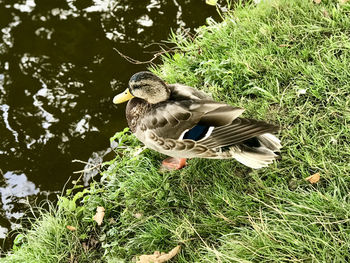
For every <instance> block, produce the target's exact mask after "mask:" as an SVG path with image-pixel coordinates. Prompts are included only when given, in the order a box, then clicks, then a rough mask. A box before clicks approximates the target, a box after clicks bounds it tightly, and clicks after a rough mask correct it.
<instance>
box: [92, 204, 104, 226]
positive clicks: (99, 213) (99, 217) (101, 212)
mask: <svg viewBox="0 0 350 263" xmlns="http://www.w3.org/2000/svg"><path fill="white" fill-rule="evenodd" d="M104 216H105V209H104V207H102V206H98V207H97V208H96V214H95V215H94V220H95V221H96V222H97V224H98V225H99V226H100V225H101V224H102V221H103V217H104Z"/></svg>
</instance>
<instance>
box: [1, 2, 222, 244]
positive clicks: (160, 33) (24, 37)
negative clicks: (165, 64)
mask: <svg viewBox="0 0 350 263" xmlns="http://www.w3.org/2000/svg"><path fill="white" fill-rule="evenodd" d="M204 2H205V1H189V0H182V1H180V0H163V1H161V0H146V1H139V0H129V1H126V0H0V29H1V37H0V116H1V119H0V138H1V140H0V169H1V170H2V172H3V183H2V186H1V188H0V194H1V200H2V210H1V211H0V214H1V215H2V217H1V218H0V238H3V236H4V234H5V233H6V232H7V231H8V230H9V229H11V228H13V225H14V224H15V219H17V218H19V217H20V216H21V215H23V211H24V209H25V204H22V203H23V200H25V199H26V197H28V196H36V195H38V194H39V193H42V191H47V192H50V191H51V192H52V191H57V190H61V189H62V188H63V185H64V184H65V182H66V181H67V180H68V178H70V177H72V179H74V178H77V177H78V176H79V175H77V174H75V175H73V171H76V170H81V169H84V164H82V163H72V160H74V159H79V160H85V161H86V160H89V161H91V162H92V163H96V164H97V163H99V162H101V161H102V156H103V155H104V154H105V153H106V152H108V151H109V140H108V139H109V138H110V137H111V136H112V135H113V134H114V133H115V132H116V131H118V130H121V129H123V128H124V127H125V126H126V121H125V117H124V108H123V106H121V107H119V108H118V109H115V108H114V107H113V105H112V103H111V99H112V98H113V96H114V95H115V94H116V93H117V92H118V91H119V90H122V89H125V87H126V85H127V82H128V79H129V77H130V76H131V75H132V74H133V73H135V72H137V71H140V70H145V69H146V66H147V65H133V64H130V63H129V62H127V61H125V59H123V58H121V57H120V55H119V54H118V53H117V52H115V50H114V49H115V48H116V49H118V50H119V51H121V52H122V53H124V54H126V55H128V56H130V57H132V58H135V59H137V60H140V61H147V60H149V59H151V58H152V57H153V55H152V54H149V53H146V51H147V52H150V51H157V50H159V47H158V48H157V46H156V45H151V46H150V45H149V44H152V43H153V44H154V43H159V42H160V41H162V40H165V39H167V38H168V36H169V34H170V31H171V29H173V30H178V29H179V28H180V27H189V28H193V27H197V26H200V25H202V24H204V23H205V19H206V18H207V17H209V16H216V17H217V14H216V11H215V8H213V7H210V6H207V5H205V3H204ZM88 167H90V166H87V167H86V168H88ZM13 171H16V172H13ZM0 174H1V173H0ZM95 174H96V170H90V171H89V172H88V173H86V174H85V177H84V183H85V184H87V182H88V180H89V179H90V178H91V177H93V176H94V175H95ZM39 188H40V191H39Z"/></svg>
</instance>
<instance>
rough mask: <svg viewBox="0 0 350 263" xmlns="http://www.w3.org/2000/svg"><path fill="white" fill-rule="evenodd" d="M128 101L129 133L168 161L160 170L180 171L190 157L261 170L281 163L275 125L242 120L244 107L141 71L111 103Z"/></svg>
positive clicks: (277, 128)
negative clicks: (227, 160) (234, 162)
mask: <svg viewBox="0 0 350 263" xmlns="http://www.w3.org/2000/svg"><path fill="white" fill-rule="evenodd" d="M126 101H128V103H127V106H126V110H125V112H126V119H127V123H128V126H129V128H130V130H131V132H132V133H133V134H134V135H135V136H136V137H137V138H138V139H139V140H140V141H141V142H142V143H143V144H144V145H145V146H146V147H147V148H150V149H153V150H155V151H157V152H159V153H162V154H165V155H167V156H169V157H168V158H166V159H165V160H164V161H163V162H162V168H165V169H169V170H178V169H181V168H183V167H185V166H186V165H187V163H186V160H187V159H189V158H208V159H235V160H237V161H238V162H240V163H242V164H243V165H245V166H247V167H250V168H253V169H259V168H263V167H266V166H268V165H269V164H271V163H273V162H274V161H275V160H278V159H280V149H281V147H282V146H281V142H280V140H279V139H278V138H277V137H276V135H275V134H276V133H277V132H278V131H279V130H280V128H279V126H277V125H274V124H269V123H267V122H265V121H262V120H255V119H251V118H243V117H241V115H242V113H243V112H244V109H243V108H240V107H233V106H231V105H228V104H227V103H224V102H217V101H215V100H213V99H212V97H211V96H210V95H208V94H206V93H205V92H203V91H201V90H198V89H195V88H193V87H190V86H186V85H184V84H178V83H176V84H167V83H166V82H165V81H164V80H162V79H161V78H160V77H158V76H157V75H155V74H153V73H152V72H149V71H141V72H138V73H135V74H134V75H132V77H131V78H130V80H129V83H128V88H127V89H126V90H125V91H123V92H122V93H120V94H118V95H116V96H115V97H114V98H113V103H114V104H119V103H123V102H126Z"/></svg>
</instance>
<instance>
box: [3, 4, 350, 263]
mask: <svg viewBox="0 0 350 263" xmlns="http://www.w3.org/2000/svg"><path fill="white" fill-rule="evenodd" d="M172 41H173V42H174V43H175V44H176V45H177V46H178V47H179V50H178V51H177V52H176V53H175V54H171V55H167V56H164V57H163V64H162V65H161V66H159V67H157V68H154V69H153V70H154V71H155V72H156V73H157V74H159V75H160V76H161V77H163V78H164V79H165V80H166V81H168V82H169V83H172V82H180V83H184V84H188V85H192V86H196V87H198V88H201V89H203V90H205V91H207V92H210V93H212V94H213V96H214V97H215V98H216V99H218V100H222V101H226V102H227V103H229V104H232V105H235V106H240V107H244V108H246V112H245V113H244V116H249V117H254V118H258V119H264V120H268V121H270V122H272V123H277V124H279V125H280V126H281V127H282V131H281V134H280V138H281V140H282V143H283V145H284V148H283V149H282V160H281V161H279V162H278V163H275V164H273V165H271V166H269V167H268V168H264V169H261V170H251V169H248V168H246V167H243V166H242V165H241V164H239V163H237V162H235V161H215V160H214V161H213V160H199V159H198V160H196V159H194V160H190V161H189V165H188V167H186V168H185V169H183V170H181V171H176V172H168V173H160V172H159V170H158V168H159V165H160V162H161V160H162V158H163V157H164V156H161V155H160V154H157V153H155V152H153V151H151V150H144V151H142V152H141V153H139V152H140V151H139V149H140V148H141V145H140V144H139V142H138V141H137V140H136V139H135V138H134V137H133V136H131V135H130V134H129V133H128V132H123V133H119V134H117V135H116V136H115V137H114V138H112V140H115V141H117V142H118V143H119V148H118V149H117V150H116V151H117V154H116V157H115V159H114V160H112V161H111V162H109V163H107V164H106V165H105V170H104V171H103V172H102V179H101V181H100V182H94V183H92V184H91V186H90V188H89V189H85V190H84V191H81V192H78V191H79V189H80V188H79V187H80V186H79V185H78V184H77V185H76V186H75V188H76V189H75V190H74V191H69V192H68V196H66V197H63V198H61V200H60V201H59V205H58V207H57V208H55V209H51V211H48V212H42V215H41V217H39V219H38V220H36V221H35V222H34V223H33V228H32V230H29V231H28V232H25V233H24V234H23V236H20V237H22V240H18V242H17V245H16V249H15V250H14V251H13V253H12V255H11V256H8V257H6V258H4V259H2V260H1V262H130V261H131V260H132V259H133V258H134V256H135V255H141V254H152V253H153V252H154V251H156V250H161V251H169V250H171V249H172V248H174V247H175V246H177V245H179V244H180V245H181V246H182V250H181V252H180V253H179V254H178V255H177V256H176V258H175V259H174V262H290V261H292V262H296V261H301V262H348V261H349V260H350V259H349V252H350V202H349V197H350V196H349V193H350V176H349V175H350V143H349V142H350V125H349V122H350V111H349V108H350V105H349V104H350V99H349V96H350V94H349V91H350V66H349V64H350V3H346V4H339V3H338V1H322V2H321V3H320V4H315V3H314V2H312V1H306V0H295V1H287V0H278V1H277V0H276V1H263V3H260V4H258V5H257V6H254V5H252V6H245V7H242V6H238V7H237V8H236V10H235V12H233V13H229V14H227V15H226V16H225V18H224V21H223V22H222V23H214V22H211V23H210V25H208V26H205V27H202V28H200V29H199V30H198V34H197V35H196V36H195V37H193V36H186V35H174V36H173V37H172ZM124 146H127V147H126V148H125V147H124ZM315 173H320V175H321V179H320V181H319V182H318V183H315V184H311V183H309V182H308V181H306V180H305V178H306V177H308V176H310V175H312V174H315ZM97 206H103V207H104V208H105V210H106V211H105V213H106V214H105V217H104V221H103V224H102V225H101V226H98V225H97V224H96V222H94V220H93V218H92V217H93V216H94V214H95V211H96V207H97ZM67 225H69V226H73V227H75V228H76V230H75V231H71V230H68V229H67V228H66V226H67ZM19 239H20V238H19Z"/></svg>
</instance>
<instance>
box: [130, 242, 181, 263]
mask: <svg viewBox="0 0 350 263" xmlns="http://www.w3.org/2000/svg"><path fill="white" fill-rule="evenodd" d="M180 248H181V247H180V246H176V247H175V248H173V249H172V250H171V251H170V252H169V253H164V252H163V253H159V251H155V252H154V254H153V255H142V256H140V259H139V260H138V261H137V262H136V263H163V262H166V261H168V260H170V259H172V258H173V257H175V256H176V255H177V254H178V253H179V252H180Z"/></svg>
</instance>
